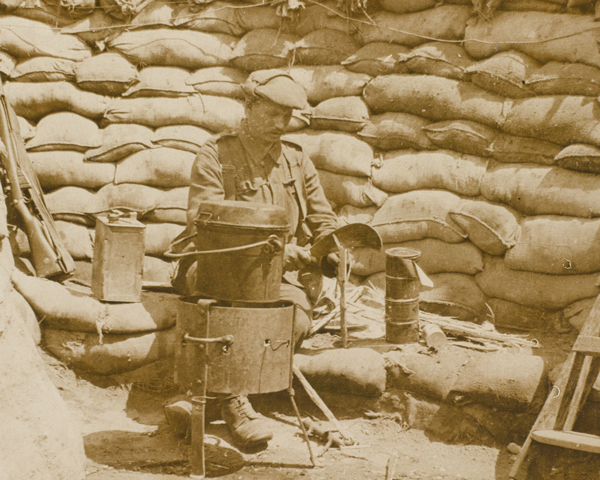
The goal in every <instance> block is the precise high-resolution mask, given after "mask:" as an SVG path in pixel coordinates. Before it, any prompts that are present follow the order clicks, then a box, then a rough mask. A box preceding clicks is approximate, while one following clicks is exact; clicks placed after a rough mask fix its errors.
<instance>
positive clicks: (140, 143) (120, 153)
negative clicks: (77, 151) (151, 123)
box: [83, 123, 154, 162]
mask: <svg viewBox="0 0 600 480" xmlns="http://www.w3.org/2000/svg"><path fill="white" fill-rule="evenodd" d="M100 133H101V134H102V145H100V146H99V147H98V148H93V149H91V150H88V151H86V152H85V156H84V157H83V159H84V160H85V161H89V162H117V161H119V160H121V159H123V158H125V157H127V156H129V155H132V154H134V153H136V152H139V151H141V150H145V149H147V148H152V147H153V145H152V140H153V137H154V132H153V131H152V130H151V129H150V128H148V127H144V126H143V125H135V124H127V123H125V124H120V125H108V126H107V127H106V128H103V129H102V130H100Z"/></svg>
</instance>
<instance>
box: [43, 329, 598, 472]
mask: <svg viewBox="0 0 600 480" xmlns="http://www.w3.org/2000/svg"><path fill="white" fill-rule="evenodd" d="M536 335H537V338H538V340H540V342H542V345H545V348H544V349H543V350H538V351H537V352H535V353H536V354H542V355H544V356H545V359H546V360H547V361H548V362H549V365H550V366H551V365H553V364H555V363H556V362H558V361H561V360H563V359H564V358H565V357H566V354H567V352H568V351H569V350H570V346H571V344H572V342H573V340H574V338H575V336H576V332H571V333H565V334H561V335H556V333H555V332H550V331H549V332H536ZM330 340H331V339H328V338H327V337H321V338H317V339H315V343H316V344H328V343H334V342H330ZM45 359H46V363H47V365H48V371H49V373H50V375H51V378H52V379H53V381H54V382H55V384H56V385H57V387H58V388H59V390H60V392H61V394H62V396H63V398H64V399H65V401H66V402H67V404H68V406H69V407H70V408H71V411H72V412H73V415H74V416H75V418H76V419H77V421H78V422H79V424H80V428H81V431H82V433H83V435H84V442H85V449H86V454H87V459H88V460H87V462H88V463H87V480H162V479H165V480H167V479H173V480H175V479H177V478H182V477H185V476H187V475H189V472H190V468H189V463H188V458H189V454H190V448H191V447H190V445H187V444H186V443H185V441H184V440H183V439H180V438H175V436H174V435H173V434H172V432H171V430H170V428H169V426H168V425H167V423H166V421H165V418H164V415H163V405H164V403H165V402H166V401H167V400H168V399H169V398H171V397H173V395H175V394H177V390H176V387H175V386H174V385H172V384H168V383H166V384H162V385H156V384H154V385H150V384H147V383H146V384H145V383H143V382H142V383H125V384H123V385H111V386H106V385H102V386H98V385H97V384H98V382H97V381H96V380H94V383H96V384H94V383H92V382H91V381H89V379H84V378H81V377H79V376H77V375H75V373H74V372H73V371H71V370H69V369H67V368H66V367H65V366H64V365H62V364H61V363H60V362H59V361H57V360H56V359H54V358H53V357H50V356H49V355H45ZM296 391H297V395H296V399H297V402H298V405H299V408H300V411H301V413H302V415H303V416H309V415H312V416H314V417H315V418H323V417H322V416H321V414H320V413H319V411H318V410H317V409H316V407H315V406H314V405H313V404H312V402H311V401H310V399H309V398H308V397H307V396H306V395H305V394H304V393H303V391H302V390H301V387H298V388H297V390H296ZM386 395H389V394H388V393H386ZM323 398H324V399H325V401H326V403H327V404H328V405H329V407H330V408H331V409H332V410H333V412H334V413H335V414H336V416H337V417H338V418H339V419H340V420H341V422H342V424H343V425H344V427H345V428H346V429H347V430H349V431H350V432H351V433H352V435H353V436H354V437H355V439H356V440H357V442H358V444H357V445H355V446H353V447H349V448H344V449H334V448H332V449H329V450H328V451H327V452H325V453H323V449H324V446H323V444H322V443H321V442H319V441H318V440H317V439H315V438H311V447H312V449H313V452H314V453H315V456H316V457H317V467H316V468H311V465H310V461H309V456H308V451H307V448H306V444H305V443H304V442H303V439H302V437H301V435H300V430H299V428H298V426H297V421H296V418H295V416H294V413H293V409H292V407H291V404H290V402H289V399H288V398H287V395H285V394H283V393H277V394H271V395H265V396H262V397H260V398H257V399H254V401H253V403H254V405H255V408H257V410H259V411H260V412H261V413H263V414H264V415H265V416H266V417H267V419H268V422H269V423H270V424H271V425H272V428H273V431H274V438H273V440H272V441H271V442H270V443H269V446H268V448H267V449H264V450H261V451H254V452H239V451H238V450H236V449H234V448H233V447H231V445H230V441H231V439H230V436H229V432H228V430H227V427H226V426H225V424H224V423H223V422H222V421H220V422H219V421H214V422H211V423H209V424H208V425H207V440H206V441H207V447H206V451H207V457H208V465H207V470H208V472H207V473H208V476H210V477H219V478H223V479H259V478H260V479H268V480H271V479H272V480H276V479H292V478H294V479H295V478H298V479H307V480H325V479H344V480H363V479H364V480H366V479H369V480H371V479H382V480H383V479H384V478H386V465H387V464H388V460H389V459H390V457H392V456H397V462H396V468H395V475H394V477H393V478H395V479H414V480H419V479H423V480H424V479H428V480H459V479H461V480H507V479H508V478H509V476H508V472H509V471H510V468H511V466H512V464H513V462H514V460H515V458H516V455H514V454H512V453H510V452H509V450H508V449H507V445H505V444H504V445H503V444H498V443H497V442H494V441H493V438H492V437H490V436H485V435H484V436H480V435H473V436H472V437H471V438H469V440H468V441H467V442H466V443H467V444H465V443H463V444H450V443H445V442H444V441H442V440H441V439H440V438H437V437H436V436H435V434H432V433H431V432H427V431H423V430H418V429H416V428H408V427H407V425H406V423H405V419H403V418H402V417H401V416H400V415H399V414H398V413H393V412H392V411H391V410H390V409H389V408H386V407H385V402H381V401H375V400H368V399H364V398H361V397H353V396H338V397H336V396H331V395H329V396H324V397H323ZM388 403H389V402H388ZM370 410H373V411H376V412H378V416H377V415H376V417H377V418H367V417H366V416H365V412H367V411H370ZM425 410H427V408H425ZM386 412H387V413H386ZM371 417H372V415H371ZM575 471H576V470H573V473H575ZM596 471H598V470H596ZM590 475H591V476H590ZM549 478H551V477H549ZM552 478H553V477H552ZM561 478H562V477H561ZM564 478H567V477H564ZM568 478H573V479H575V478H577V479H585V480H587V479H589V480H600V473H598V474H594V473H592V474H588V473H584V472H583V471H582V472H581V473H580V474H579V475H578V476H573V477H571V476H569V477H568Z"/></svg>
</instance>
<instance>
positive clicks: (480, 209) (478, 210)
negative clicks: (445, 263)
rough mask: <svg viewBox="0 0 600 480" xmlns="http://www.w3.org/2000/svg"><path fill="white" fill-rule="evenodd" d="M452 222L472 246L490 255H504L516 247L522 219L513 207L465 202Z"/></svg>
mask: <svg viewBox="0 0 600 480" xmlns="http://www.w3.org/2000/svg"><path fill="white" fill-rule="evenodd" d="M450 218H452V220H454V222H455V223H456V224H457V225H458V226H460V228H461V229H462V230H463V231H464V232H465V233H466V234H467V237H468V238H469V240H471V242H473V243H474V244H475V245H477V246H478V247H479V248H481V250H483V251H484V252H486V253H489V254H490V255H503V254H504V252H505V251H506V249H507V248H509V247H512V246H513V245H514V244H515V241H516V236H517V234H518V231H519V221H520V219H521V215H519V213H518V212H516V211H515V210H513V209H512V208H510V207H507V206H506V205H502V204H495V203H490V202H487V201H486V200H483V199H479V198H478V199H472V200H471V199H462V200H461V201H460V203H459V204H458V205H457V206H456V207H455V208H454V209H452V210H451V211H450Z"/></svg>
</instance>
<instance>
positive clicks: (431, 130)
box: [423, 120, 560, 165]
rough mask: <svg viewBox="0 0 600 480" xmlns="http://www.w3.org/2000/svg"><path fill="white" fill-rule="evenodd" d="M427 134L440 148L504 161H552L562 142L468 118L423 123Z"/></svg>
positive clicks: (545, 163) (549, 162) (547, 162)
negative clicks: (508, 130) (515, 132)
mask: <svg viewBox="0 0 600 480" xmlns="http://www.w3.org/2000/svg"><path fill="white" fill-rule="evenodd" d="M423 130H424V132H425V134H426V135H427V137H429V139H430V140H431V142H433V143H434V144H435V145H437V146H438V147H441V148H449V149H451V150H456V151H458V152H464V153H469V154H471V155H479V156H483V157H492V158H494V159H495V160H498V161H499V162H504V163H540V164H543V165H552V164H554V163H555V160H554V157H555V156H556V155H557V153H558V152H559V151H560V146H559V145H556V144H554V143H550V142H545V141H543V140H538V139H536V138H528V137H518V136H516V135H508V134H506V133H503V132H500V131H498V130H495V129H493V128H490V127H487V126H485V125H482V124H480V123H477V122H471V121H469V120H448V121H445V122H438V123H433V124H430V125H427V126H425V127H423Z"/></svg>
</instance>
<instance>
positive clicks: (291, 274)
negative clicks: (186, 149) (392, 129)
mask: <svg viewBox="0 0 600 480" xmlns="http://www.w3.org/2000/svg"><path fill="white" fill-rule="evenodd" d="M243 90H244V93H245V97H246V99H245V110H246V117H245V119H244V120H243V122H242V125H241V128H240V130H239V132H237V133H224V134H221V135H219V136H216V137H213V138H212V139H210V140H208V141H207V142H206V144H205V145H204V146H203V147H202V148H201V150H200V151H199V152H198V155H197V157H196V159H195V161H194V165H193V167H192V173H191V181H190V193H189V199H188V211H187V228H186V231H185V232H184V233H183V234H182V235H181V236H180V237H178V238H182V237H184V236H188V235H190V234H193V233H194V232H195V225H194V222H195V220H196V217H197V214H198V207H199V205H200V204H201V203H202V202H203V201H216V200H224V199H229V200H233V199H235V200H238V201H248V202H257V203H267V204H275V205H279V206H281V207H284V208H285V210H286V213H287V217H288V224H289V225H290V230H289V232H288V234H287V235H286V245H285V251H284V271H285V274H284V278H283V281H282V285H281V295H280V298H281V299H282V300H288V301H291V302H293V303H294V304H296V305H297V306H298V307H299V308H297V309H296V311H297V313H296V322H295V332H294V335H295V337H294V338H295V341H296V347H298V346H300V344H301V343H302V340H303V339H304V338H305V337H306V335H307V334H308V332H309V330H310V327H311V322H312V305H311V301H310V300H311V299H312V300H314V299H315V298H314V297H315V296H314V293H315V292H309V291H307V289H306V288H304V287H303V285H302V284H301V283H299V281H298V271H299V270H308V271H311V270H312V271H314V270H315V263H316V260H315V259H314V258H313V257H311V255H310V251H309V249H308V248H307V246H309V244H310V243H311V242H315V241H316V240H319V239H320V238H322V237H323V236H325V235H327V234H328V233H331V232H332V231H334V230H335V229H336V228H337V218H336V216H335V214H334V213H333V211H332V210H331V207H330V206H329V203H328V202H327V199H326V198H325V194H324V193H323V189H322V187H321V185H320V183H319V178H318V175H317V171H316V169H315V167H314V166H313V164H312V162H311V160H310V159H309V158H308V156H307V155H306V154H304V153H303V152H302V148H301V147H300V146H299V145H297V144H295V143H292V142H288V141H285V140H282V139H281V137H282V135H283V134H284V132H285V129H286V127H287V126H288V124H289V122H290V119H291V117H292V110H293V109H298V110H302V109H304V108H305V107H306V106H307V98H306V92H305V91H304V89H303V88H302V87H301V86H299V85H298V84H296V83H295V82H294V80H293V79H292V77H290V76H289V75H288V74H286V73H285V72H283V71H281V70H261V71H256V72H254V73H252V74H251V75H250V76H249V78H248V81H247V82H246V84H245V85H244V86H243ZM179 250H181V245H179ZM319 275H320V273H319ZM195 276H196V273H195V263H194V260H193V259H190V260H181V261H180V263H179V266H178V272H177V274H176V277H175V279H174V282H173V284H174V286H175V287H176V288H177V289H178V290H179V291H180V292H182V293H188V294H190V293H193V291H194V285H195ZM319 278H320V277H319ZM311 293H312V294H313V295H310V294H311ZM221 414H222V416H223V420H225V422H226V423H227V425H228V427H229V429H230V431H231V434H232V437H233V439H234V441H235V442H236V443H237V444H239V445H241V446H246V447H249V446H255V445H260V444H264V443H266V442H268V441H269V440H270V439H271V438H272V437H273V435H272V433H271V432H270V431H269V429H268V428H267V427H266V426H265V423H264V420H262V419H261V417H260V416H259V415H258V414H257V413H256V412H255V411H254V409H253V408H252V405H251V404H250V402H249V400H248V398H247V397H246V396H243V395H237V396H233V397H228V398H226V399H225V400H224V401H223V402H222V406H221Z"/></svg>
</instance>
